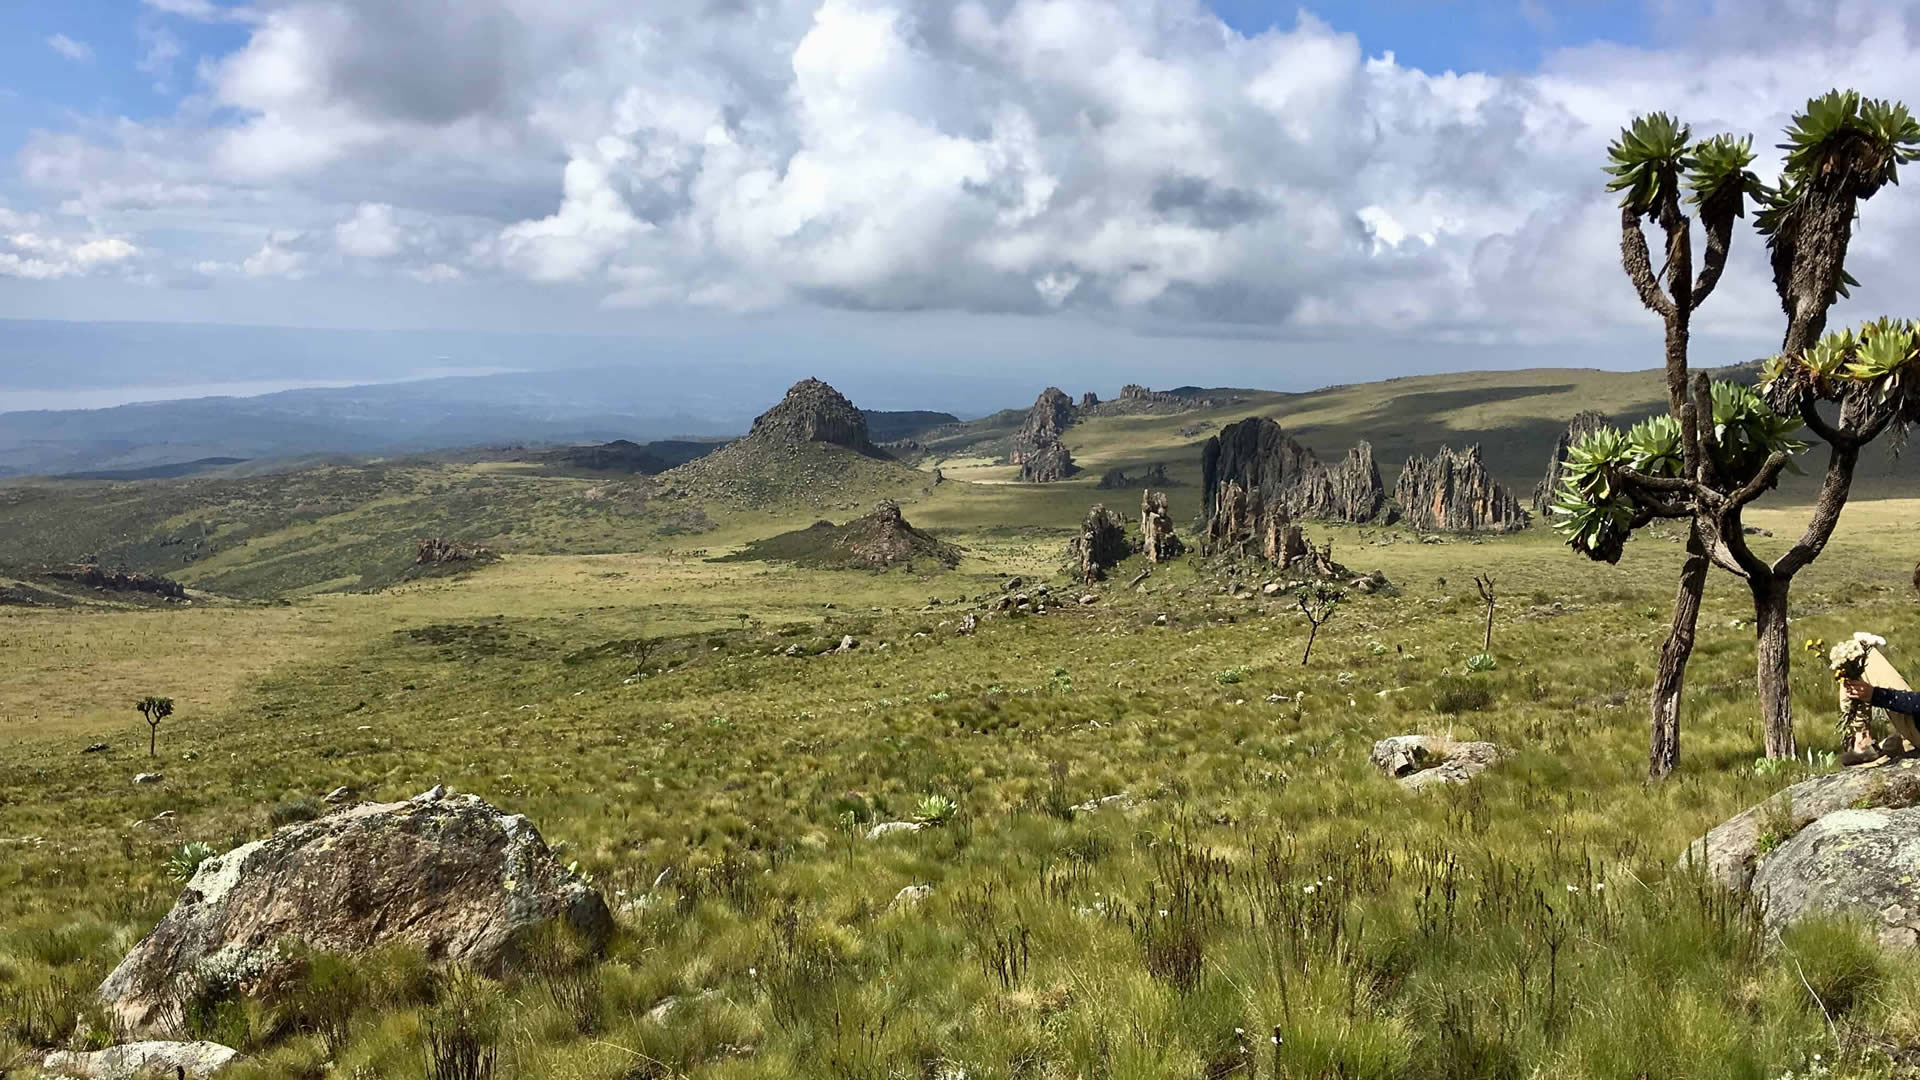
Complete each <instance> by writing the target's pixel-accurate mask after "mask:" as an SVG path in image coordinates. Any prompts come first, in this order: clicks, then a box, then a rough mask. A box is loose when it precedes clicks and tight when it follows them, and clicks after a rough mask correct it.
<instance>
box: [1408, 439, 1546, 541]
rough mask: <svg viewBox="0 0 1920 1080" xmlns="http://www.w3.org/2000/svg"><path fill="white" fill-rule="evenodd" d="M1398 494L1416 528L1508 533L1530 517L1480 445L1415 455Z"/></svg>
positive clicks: (1520, 527)
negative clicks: (1497, 477)
mask: <svg viewBox="0 0 1920 1080" xmlns="http://www.w3.org/2000/svg"><path fill="white" fill-rule="evenodd" d="M1393 497H1394V501H1395V502H1398V503H1399V504H1400V512H1401V513H1402V514H1404V515H1405V516H1406V520H1407V524H1409V525H1411V526H1413V527H1414V528H1416V529H1424V530H1430V531H1444V532H1496V533H1504V532H1515V531H1517V530H1520V529H1524V528H1526V527H1527V523H1528V521H1529V518H1528V516H1527V512H1526V511H1525V510H1523V509H1521V507H1520V501H1519V500H1518V499H1516V498H1514V497H1513V494H1512V493H1511V492H1509V491H1508V490H1507V489H1506V488H1504V487H1501V486H1500V485H1499V484H1496V483H1494V481H1493V477H1492V476H1491V475H1490V474H1488V472H1487V466H1486V462H1485V461H1483V460H1482V459H1481V455H1480V447H1479V446H1478V445H1474V446H1469V447H1467V448H1466V449H1465V450H1462V451H1459V452H1455V451H1453V450H1449V449H1447V448H1446V447H1444V446H1443V447H1441V448H1440V449H1439V451H1438V452H1437V453H1435V454H1434V455H1433V456H1432V457H1429V458H1418V457H1417V458H1413V459H1411V460H1409V461H1408V462H1407V465H1406V468H1404V469H1402V470H1401V471H1400V481H1399V483H1397V484H1395V485H1394V493H1393Z"/></svg>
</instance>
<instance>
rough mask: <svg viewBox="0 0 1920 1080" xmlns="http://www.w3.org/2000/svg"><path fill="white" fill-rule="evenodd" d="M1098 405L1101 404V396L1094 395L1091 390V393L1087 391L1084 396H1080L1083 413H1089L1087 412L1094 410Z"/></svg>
mask: <svg viewBox="0 0 1920 1080" xmlns="http://www.w3.org/2000/svg"><path fill="white" fill-rule="evenodd" d="M1098 404H1100V395H1099V394H1096V393H1094V392H1093V391H1091V390H1089V391H1087V392H1086V393H1084V394H1081V395H1080V409H1081V411H1083V412H1084V411H1087V410H1089V409H1092V408H1093V407H1094V406H1096V405H1098Z"/></svg>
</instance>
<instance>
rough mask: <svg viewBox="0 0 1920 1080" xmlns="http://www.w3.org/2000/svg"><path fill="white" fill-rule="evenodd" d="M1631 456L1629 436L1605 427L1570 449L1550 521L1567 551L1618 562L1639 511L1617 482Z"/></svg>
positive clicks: (1563, 466) (1550, 514) (1562, 470)
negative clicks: (1563, 539) (1563, 538)
mask: <svg viewBox="0 0 1920 1080" xmlns="http://www.w3.org/2000/svg"><path fill="white" fill-rule="evenodd" d="M1631 456H1632V455H1631V448H1630V446H1629V444H1628V441H1627V436H1625V435H1623V434H1621V433H1620V431H1619V429H1617V428H1612V427H1603V428H1601V429H1600V430H1598V431H1595V432H1593V433H1591V434H1589V435H1587V436H1586V437H1585V438H1583V439H1581V440H1580V441H1579V442H1576V443H1574V444H1573V445H1572V446H1571V447H1569V448H1568V450H1567V460H1566V461H1565V462H1563V463H1562V465H1561V467H1560V489H1559V491H1557V492H1556V493H1555V495H1554V502H1553V506H1552V507H1551V508H1550V510H1549V516H1550V517H1551V519H1552V521H1553V527H1554V529H1555V531H1557V532H1559V533H1560V535H1562V536H1564V537H1566V538H1567V546H1568V547H1571V548H1573V550H1575V551H1578V552H1580V553H1581V554H1582V555H1585V556H1587V557H1588V558H1590V559H1599V560H1605V561H1606V562H1609V563H1617V562H1619V561H1620V555H1621V552H1622V551H1623V549H1624V548H1625V547H1626V543H1627V538H1628V537H1629V536H1630V535H1632V533H1633V527H1634V524H1635V522H1636V520H1637V518H1638V516H1639V513H1640V508H1639V506H1638V505H1637V504H1636V503H1635V502H1634V501H1633V498H1632V496H1631V495H1629V494H1628V493H1627V492H1626V491H1625V490H1624V489H1623V488H1621V487H1620V484H1619V477H1618V470H1619V469H1621V468H1622V467H1625V466H1627V465H1628V464H1629V462H1630V460H1631Z"/></svg>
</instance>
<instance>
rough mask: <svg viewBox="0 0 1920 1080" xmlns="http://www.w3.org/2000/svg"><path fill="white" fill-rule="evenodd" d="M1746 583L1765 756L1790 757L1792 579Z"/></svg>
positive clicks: (1793, 751)
mask: <svg viewBox="0 0 1920 1080" xmlns="http://www.w3.org/2000/svg"><path fill="white" fill-rule="evenodd" d="M1749 584H1750V585H1751V586H1752V589H1753V626H1754V632H1755V635H1756V636H1757V638H1758V645H1757V647H1756V649H1755V653H1756V657H1755V659H1756V673H1755V674H1756V685H1757V688H1758V690H1759V692H1760V716H1761V718H1762V719H1763V720H1765V721H1766V726H1767V756H1768V757H1770V758H1790V757H1793V756H1795V755H1796V754H1798V753H1799V748H1798V747H1797V746H1796V745H1795V744H1794V739H1793V684H1792V681H1791V679H1790V678H1789V676H1790V674H1791V671H1792V668H1791V664H1790V662H1791V660H1792V656H1793V653H1792V650H1791V649H1789V648H1788V639H1787V590H1788V588H1789V587H1790V586H1791V585H1792V579H1790V578H1776V577H1773V576H1772V575H1768V577H1767V578H1765V579H1762V580H1755V581H1752V582H1750V583H1749Z"/></svg>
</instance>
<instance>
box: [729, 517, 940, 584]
mask: <svg viewBox="0 0 1920 1080" xmlns="http://www.w3.org/2000/svg"><path fill="white" fill-rule="evenodd" d="M960 554H961V552H960V549H959V548H958V547H955V546H954V545H952V544H949V543H947V542H946V541H944V540H939V539H936V538H935V537H933V536H930V535H928V534H927V533H924V532H921V531H920V530H919V529H916V528H914V527H913V526H912V525H910V524H908V523H907V519H906V516H905V515H904V514H902V513H901V512H900V504H899V503H897V502H894V501H893V500H892V499H887V500H884V501H882V502H881V503H880V504H879V505H878V506H876V507H874V508H873V512H872V513H869V514H867V515H866V516H865V517H861V518H855V519H854V520H852V521H849V522H847V523H846V524H845V525H835V524H834V523H833V522H831V521H816V522H814V523H813V524H812V525H810V526H808V527H806V528H804V529H796V530H795V531H793V532H786V533H781V534H780V535H778V536H772V537H768V538H767V539H764V540H756V541H754V542H753V543H751V544H748V545H747V546H746V547H744V548H742V549H741V550H740V551H738V552H736V553H734V554H732V555H725V556H721V557H720V558H718V559H716V560H715V561H716V562H766V561H779V562H788V563H792V564H794V565H795V566H806V567H812V568H815V569H820V570H885V569H887V568H889V567H894V566H915V565H921V564H925V563H934V564H937V565H939V566H944V567H946V568H948V569H952V568H953V567H955V566H958V565H959V564H960Z"/></svg>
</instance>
